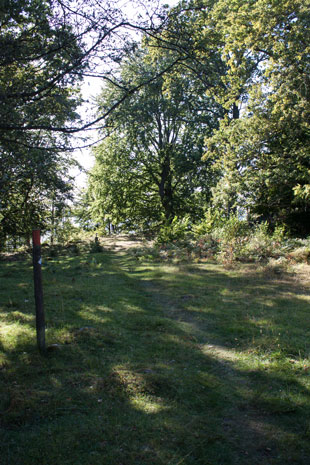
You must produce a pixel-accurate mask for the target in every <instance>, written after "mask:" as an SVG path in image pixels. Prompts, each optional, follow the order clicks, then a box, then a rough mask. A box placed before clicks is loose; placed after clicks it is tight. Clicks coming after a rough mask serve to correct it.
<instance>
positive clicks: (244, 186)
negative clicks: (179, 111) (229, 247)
mask: <svg viewBox="0 0 310 465" xmlns="http://www.w3.org/2000/svg"><path fill="white" fill-rule="evenodd" d="M309 31H310V29H309V0H307V1H306V2H304V1H301V0H298V1H292V0H289V1H286V0H285V1H284V0H283V1H282V0H281V1H278V2H273V3H270V1H269V0H262V1H253V2H244V1H239V0H237V1H235V2H233V4H231V2H230V1H228V0H208V1H203V2H201V1H200V0H199V1H189V2H181V3H180V4H179V5H177V6H176V7H175V8H174V9H172V10H171V12H170V15H169V22H168V25H167V28H166V29H165V30H164V31H163V33H162V35H161V36H160V38H159V40H158V41H157V42H156V43H155V45H154V47H157V48H160V47H164V48H168V49H170V50H173V52H174V53H175V54H177V56H178V57H179V58H180V60H183V63H184V66H185V65H187V66H188V69H189V70H190V72H191V74H192V76H193V78H194V77H196V79H197V80H200V79H201V80H204V83H205V86H206V87H205V88H206V90H207V93H208V95H209V96H210V97H212V98H213V99H214V100H215V101H217V102H218V103H219V104H220V105H222V107H223V108H224V109H225V110H226V114H224V115H223V116H224V117H222V119H221V121H220V128H219V129H218V130H215V134H212V135H211V137H210V136H209V135H206V154H205V160H206V161H212V162H214V159H215V158H217V160H218V162H217V166H216V168H217V169H218V172H219V173H220V174H221V179H220V181H219V183H218V185H217V187H216V189H213V199H212V204H213V206H214V207H215V208H217V209H220V210H222V213H223V214H224V215H226V216H227V217H229V216H230V215H231V213H236V211H237V209H239V210H240V209H241V210H242V212H243V213H244V214H247V215H248V218H249V220H250V221H257V220H259V221H268V224H269V225H270V226H271V227H272V228H274V227H275V226H276V225H277V224H282V225H283V226H284V227H285V228H286V229H287V230H288V231H289V232H290V233H291V234H292V235H294V234H295V235H296V234H299V235H307V234H308V233H309V231H310V226H309V225H310V220H309V218H310V217H309V196H308V195H307V192H308V186H309V182H310V178H309V156H308V153H309V79H308V74H309V73H308V68H309V56H310V55H309V46H308V44H309ZM211 56H213V57H216V61H212V60H211V61H210V57H211ZM209 63H214V64H215V63H216V66H215V67H214V68H212V67H211V68H210V66H208V64H209ZM204 67H205V70H206V72H205V74H204V72H203V68H204Z"/></svg>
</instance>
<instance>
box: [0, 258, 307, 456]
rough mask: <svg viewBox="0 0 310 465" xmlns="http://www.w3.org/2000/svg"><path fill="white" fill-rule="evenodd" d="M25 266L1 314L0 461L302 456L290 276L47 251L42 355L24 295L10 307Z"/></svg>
mask: <svg viewBox="0 0 310 465" xmlns="http://www.w3.org/2000/svg"><path fill="white" fill-rule="evenodd" d="M2 269H3V268H2ZM27 269H28V268H27V267H25V268H24V270H23V272H22V273H21V274H20V275H19V278H18V280H17V281H18V282H16V279H15V285H16V288H17V289H18V292H16V295H15V301H16V306H17V307H15V308H14V309H13V308H12V309H10V308H8V307H6V308H5V311H4V313H5V316H6V321H7V323H8V326H9V328H10V326H11V327H12V331H13V332H14V331H15V333H14V338H13V340H12V341H11V343H10V338H9V335H6V336H5V337H4V338H3V340H2V342H1V346H0V350H1V352H3V354H4V355H3V359H2V360H3V361H2V370H1V372H0V373H1V391H2V393H3V395H2V401H1V404H0V405H1V408H0V410H1V415H0V422H1V429H2V437H3V441H2V450H1V457H2V460H3V464H7V465H9V464H10V465H11V464H13V463H14V465H15V464H16V465H19V464H23V465H28V464H29V465H30V464H35V463H40V464H41V465H50V464H53V465H58V464H59V465H60V464H61V465H63V464H64V465H65V464H75V465H79V464H81V465H82V464H83V465H84V464H87V465H88V464H89V465H96V464H98V465H99V464H111V465H112V464H113V465H114V464H116V465H121V464H122V465H125V464H126V465H134V464H141V465H142V464H143V465H151V464H154V465H160V464H165V465H168V464H170V465H179V464H189V465H191V464H200V465H208V464H212V465H225V464H251V465H252V464H260V465H264V464H266V465H267V464H268V465H269V464H279V465H280V464H281V465H282V464H293V463H295V464H307V463H308V458H309V453H310V450H309V446H308V438H309V432H310V425H309V414H310V408H309V407H310V402H309V390H308V386H309V383H308V382H307V373H306V371H305V370H304V369H303V362H299V361H298V357H299V356H301V358H305V357H306V356H307V355H308V350H309V343H308V340H309V338H308V335H307V334H305V330H304V326H305V324H304V322H305V317H306V316H307V305H308V303H307V301H306V300H305V299H304V298H303V297H302V296H303V294H304V289H302V288H299V286H298V285H297V284H296V283H295V284H294V283H293V282H290V286H291V287H290V295H289V296H288V290H287V285H288V283H287V282H275V281H274V280H266V279H265V278H264V277H262V276H258V275H257V274H254V275H253V276H251V275H244V274H241V273H237V272H226V271H225V270H223V269H221V268H219V267H216V266H214V265H206V266H205V267H201V266H197V267H181V268H176V267H169V266H164V267H162V266H160V265H153V264H146V265H145V266H143V265H142V264H141V265H139V264H137V263H136V262H134V261H132V260H131V259H129V258H128V257H127V256H126V255H116V254H114V253H112V252H111V253H104V254H94V255H89V256H87V257H86V256H82V257H76V258H64V259H61V258H59V259H57V260H52V261H50V262H49V263H48V264H47V265H46V266H45V269H44V281H45V307H46V313H47V322H48V327H47V338H48V341H49V343H55V342H56V343H58V344H60V346H59V347H57V348H55V349H54V351H50V352H48V354H47V357H41V356H40V355H39V354H38V353H37V352H36V349H35V348H34V347H33V342H32V341H33V336H34V329H33V325H32V327H31V322H29V321H28V320H27V318H28V315H30V312H31V305H32V303H33V301H32V300H31V299H30V296H29V294H27V299H26V300H29V306H28V307H27V308H21V307H22V304H21V303H22V299H23V297H24V295H25V292H26V293H27V292H28V293H29V292H30V289H28V287H27V286H24V287H23V286H19V285H20V284H21V283H22V282H24V283H27V282H28V284H29V286H30V281H29V280H28V281H27V280H25V277H24V275H25V272H26V270H27ZM9 278H10V279H13V278H12V276H9V277H7V279H9ZM15 278H16V276H15ZM12 285H13V281H12ZM24 300H25V299H24ZM14 315H15V316H14ZM20 315H24V320H23V319H22V318H21V317H20ZM18 317H20V318H18ZM8 341H9V342H8ZM297 355H298V357H297ZM293 357H295V358H293ZM290 359H291V361H290Z"/></svg>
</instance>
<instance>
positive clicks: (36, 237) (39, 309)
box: [32, 229, 45, 352]
mask: <svg viewBox="0 0 310 465" xmlns="http://www.w3.org/2000/svg"><path fill="white" fill-rule="evenodd" d="M32 242H33V281H34V298H35V304H36V329H37V343H38V348H39V350H40V352H45V316H44V308H43V289H42V271H41V264H42V259H41V242H40V230H39V229H35V230H33V231H32Z"/></svg>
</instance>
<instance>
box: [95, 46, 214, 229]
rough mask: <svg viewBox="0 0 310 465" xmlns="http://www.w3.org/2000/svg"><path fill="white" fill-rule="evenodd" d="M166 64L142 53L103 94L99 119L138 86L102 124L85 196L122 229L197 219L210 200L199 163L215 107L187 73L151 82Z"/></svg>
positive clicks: (208, 172) (206, 172)
mask: <svg viewBox="0 0 310 465" xmlns="http://www.w3.org/2000/svg"><path fill="white" fill-rule="evenodd" d="M169 59H170V57H169V55H168V54H166V55H165V54H163V55H162V56H157V57H156V59H154V58H153V56H152V54H151V53H150V52H149V50H148V49H147V48H142V47H141V48H140V49H138V50H136V51H135V52H134V53H133V54H132V55H131V56H130V57H128V59H127V61H125V62H124V64H123V65H122V67H121V78H120V82H119V83H114V84H109V85H108V86H106V88H105V89H103V92H102V95H101V97H100V99H99V110H100V112H104V111H105V110H106V108H109V107H110V106H111V104H112V102H114V101H117V100H119V99H120V96H121V95H122V93H123V87H125V88H126V87H127V86H128V83H129V82H136V83H140V85H141V89H139V90H138V91H137V92H136V93H135V94H133V95H132V97H130V98H127V99H126V100H125V101H124V102H123V104H122V105H120V106H119V107H118V108H117V109H116V110H115V111H114V112H113V114H112V115H111V117H110V118H109V119H108V120H107V126H108V129H107V130H106V134H107V135H108V139H106V140H105V141H104V142H103V143H102V144H101V145H99V146H98V147H97V148H96V150H95V155H96V165H95V168H94V170H93V172H92V174H91V178H90V180H91V181H90V184H91V186H90V191H91V192H92V194H93V203H92V205H93V206H92V209H93V211H94V213H95V218H98V219H100V221H101V222H102V221H107V220H108V219H110V218H111V221H112V223H115V224H119V223H121V225H122V227H125V228H126V229H127V230H128V229H130V228H132V229H134V230H137V229H140V228H142V229H152V228H154V227H155V228H156V223H157V224H158V223H159V222H160V221H161V216H162V214H163V215H164V217H165V220H166V221H168V222H171V221H172V219H173V218H174V216H184V215H186V214H188V215H190V216H191V217H192V218H195V217H196V218H198V217H199V216H200V214H201V211H202V207H203V204H204V203H205V202H207V201H208V198H209V197H210V187H211V186H212V184H214V179H213V178H214V174H213V172H212V169H211V163H204V162H202V161H201V156H202V154H203V139H204V136H205V135H206V134H208V133H211V132H212V130H213V128H214V127H215V126H216V125H217V114H218V113H219V112H220V108H219V106H217V105H215V103H214V102H212V100H211V99H210V98H209V97H207V96H204V95H203V94H201V86H200V87H199V86H197V85H195V84H194V81H193V80H191V79H190V78H189V77H188V76H187V75H186V73H183V74H182V73H179V74H177V75H175V74H173V73H172V74H171V75H170V74H169V73H168V72H167V71H166V72H165V75H164V76H159V77H158V78H157V79H156V80H154V79H153V80H151V82H149V81H148V80H149V79H150V76H152V75H154V74H156V73H158V74H160V72H161V71H162V73H163V72H164V70H165V67H167V62H168V63H169ZM143 82H144V83H145V82H148V84H145V85H143ZM112 129H113V132H112V133H111V134H110V131H111V130H112ZM96 215H97V216H96Z"/></svg>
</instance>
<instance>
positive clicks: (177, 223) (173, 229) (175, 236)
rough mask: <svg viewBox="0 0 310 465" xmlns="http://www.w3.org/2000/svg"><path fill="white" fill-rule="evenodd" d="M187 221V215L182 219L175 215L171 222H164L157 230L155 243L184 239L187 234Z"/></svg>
mask: <svg viewBox="0 0 310 465" xmlns="http://www.w3.org/2000/svg"><path fill="white" fill-rule="evenodd" d="M189 221H190V220H189V217H188V216H185V217H184V218H182V219H179V218H178V217H177V216H175V217H174V218H173V220H172V222H171V223H168V222H166V223H165V224H164V225H163V226H161V228H160V230H159V233H158V236H157V238H156V244H167V243H170V242H174V241H183V240H185V239H186V237H187V236H188V234H189Z"/></svg>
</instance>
